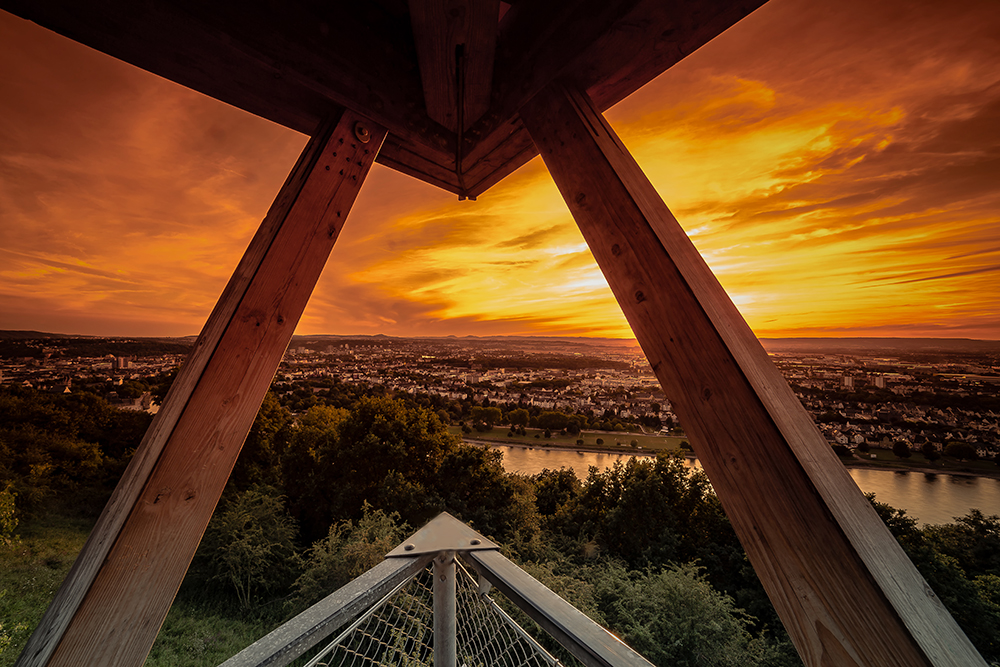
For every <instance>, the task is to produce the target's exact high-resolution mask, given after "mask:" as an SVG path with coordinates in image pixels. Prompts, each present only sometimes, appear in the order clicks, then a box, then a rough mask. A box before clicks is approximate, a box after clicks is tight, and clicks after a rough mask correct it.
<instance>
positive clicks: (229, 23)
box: [0, 0, 762, 197]
mask: <svg viewBox="0 0 1000 667" xmlns="http://www.w3.org/2000/svg"><path fill="white" fill-rule="evenodd" d="M761 3H762V0H711V1H705V0H668V1H664V0H603V1H602V0H546V1H545V2H520V3H516V4H515V5H514V7H513V8H512V9H511V10H510V11H508V12H507V13H506V15H505V16H504V17H503V19H502V20H501V21H500V23H499V24H497V20H496V19H497V14H498V12H497V9H496V7H497V0H482V1H478V0H477V2H470V1H469V0H414V3H413V8H412V9H411V10H408V9H407V4H406V3H405V2H402V1H401V0H395V1H390V0H369V1H366V2H361V3H357V2H354V3H347V2H332V3H317V2H309V1H306V0H289V1H288V2H282V3H276V2H271V1H270V0H246V1H245V2H240V3H234V2H208V3H206V2H201V1H200V0H143V1H142V2H132V1H131V0H102V1H101V2H99V3H80V2H76V1H74V0H0V7H3V8H4V9H6V10H8V11H10V12H12V13H14V14H16V15H18V16H21V17H23V18H26V19H28V20H32V21H35V22H37V23H39V24H40V25H42V26H44V27H46V28H49V29H51V30H54V31H56V32H58V33H60V34H63V35H65V36H67V37H69V38H71V39H74V40H77V41H79V42H81V43H83V44H86V45H88V46H90V47H93V48H95V49H98V50H100V51H103V52H104V53H107V54H109V55H111V56H114V57H116V58H120V59H121V60H124V61H126V62H129V63H131V64H133V65H136V66H138V67H141V68H143V69H146V70H148V71H150V72H153V73H155V74H158V75H160V76H163V77H166V78H168V79H170V80H172V81H176V82H177V83H180V84H181V85H184V86H188V87H190V88H193V89H194V90H197V91H199V92H202V93H204V94H206V95H209V96H211V97H214V98H216V99H219V100H222V101H223V102H226V103H228V104H232V105H234V106H236V107H239V108H241V109H244V110H246V111H249V112H250V113H253V114H257V115H259V116H262V117H264V118H267V119H269V120H272V121H274V122H276V123H279V124H281V125H284V126H285V127H289V128H291V129H293V130H297V131H299V132H303V133H305V134H309V135H312V134H313V133H314V132H315V131H316V128H317V127H318V125H319V123H320V122H321V120H322V119H323V118H325V117H326V116H328V115H329V114H330V113H332V112H333V111H335V110H336V109H337V108H348V109H352V110H354V111H355V112H357V113H359V114H361V115H363V116H365V117H367V118H370V119H372V120H373V121H374V122H377V123H379V124H380V125H383V126H385V127H386V128H387V129H388V130H389V132H390V133H391V134H392V135H393V137H394V140H393V144H392V145H389V146H386V149H387V150H386V151H385V153H384V155H382V156H380V161H383V162H384V164H386V165H388V166H391V167H392V168H395V169H399V170H400V171H403V172H404V173H406V174H409V175H411V176H414V177H416V178H420V179H422V180H424V181H426V182H428V183H431V184H433V185H436V186H438V187H441V188H444V189H446V190H449V191H451V192H455V193H467V194H468V195H469V196H473V197H474V196H478V195H479V194H482V193H483V192H485V191H486V190H487V189H488V188H489V187H491V186H492V185H494V184H495V183H497V182H498V181H499V180H501V179H502V178H503V177H504V176H506V175H508V174H510V173H511V172H513V171H514V170H515V169H517V168H518V167H520V166H521V165H522V164H524V163H525V162H527V161H528V160H530V159H531V158H532V157H534V155H536V151H535V150H534V146H533V144H532V142H531V141H530V138H529V137H528V136H527V134H526V132H525V131H524V128H523V127H522V126H521V124H520V122H519V121H518V118H517V111H518V109H520V107H521V105H522V104H524V103H525V102H527V101H528V100H529V99H531V97H532V96H533V95H534V94H535V93H537V92H538V91H539V90H541V89H542V88H544V87H545V86H546V85H548V83H549V82H550V81H552V80H553V79H554V78H555V77H557V76H570V77H572V78H573V79H574V80H575V81H577V82H578V83H579V84H580V85H581V86H583V88H584V89H586V90H587V91H588V93H589V94H590V96H591V98H592V99H593V100H594V102H595V104H596V105H597V107H598V108H599V109H602V110H603V109H607V108H608V107H609V106H611V105H612V104H614V103H615V102H617V101H619V100H621V99H622V98H624V97H625V96H626V95H628V94H629V93H631V92H633V91H635V90H637V89H638V88H639V87H640V86H642V85H643V84H645V83H646V82H648V81H649V80H651V79H652V78H653V77H655V76H656V75H658V74H660V73H661V72H662V71H664V70H666V69H667V68H669V67H670V66H672V65H673V64H674V63H676V62H678V61H680V60H681V59H682V58H683V57H684V56H686V55H687V54H689V53H690V52H691V51H693V50H695V49H696V48H698V47H699V46H701V45H702V44H704V43H705V42H707V41H708V40H710V39H712V38H713V37H715V36H716V35H718V34H719V33H721V32H722V31H723V30H725V29H727V28H728V27H730V26H731V25H732V24H733V23H735V22H736V21H738V20H739V19H741V18H742V17H743V16H745V15H746V14H747V13H749V12H750V11H752V10H753V9H754V8H756V7H757V6H759V5H760V4H761ZM442 7H443V8H445V10H446V11H445V19H444V23H443V24H440V23H439V22H438V23H434V21H438V19H437V18H434V19H433V20H432V19H431V17H430V12H431V10H432V9H433V10H434V12H435V13H434V16H435V17H437V16H438V15H439V14H440V11H439V10H440V9H441V8H442ZM462 8H464V11H465V19H464V20H462V21H458V20H457V19H456V17H452V16H451V10H453V9H456V10H461V9H462ZM411 12H412V16H411ZM428 22H431V23H432V24H430V25H426V26H425V27H419V26H422V25H425V24H428ZM414 28H416V29H417V39H418V41H420V42H421V43H423V44H425V45H426V43H431V44H437V45H439V46H441V47H442V48H441V49H439V52H438V53H437V55H436V56H434V57H435V58H436V61H437V62H438V64H436V65H432V66H430V68H427V67H420V66H419V64H418V60H419V59H418V57H417V51H418V45H417V44H416V42H415V39H414V34H413V29H414ZM460 40H465V41H464V44H465V60H466V62H467V64H466V66H465V77H464V81H465V83H464V88H465V100H466V104H465V105H463V108H464V116H465V119H464V120H465V123H464V124H465V126H466V127H465V128H463V130H465V131H464V132H463V133H462V137H461V141H459V137H458V136H457V133H456V131H455V130H456V129H457V125H455V124H454V123H453V122H452V121H451V120H449V115H448V111H447V109H451V110H452V111H454V109H455V108H456V107H455V94H456V93H455V91H454V89H448V87H450V86H452V84H453V82H454V73H455V67H454V49H453V47H454V45H455V44H458V43H462V42H461V41H460ZM448 44H451V47H452V49H451V51H449V50H448ZM494 44H495V48H494ZM445 61H448V62H450V63H452V64H448V62H445ZM428 74H430V79H429V82H428V80H425V79H424V78H422V77H426V76H427V75H428ZM425 87H426V88H427V92H428V93H429V97H428V98H427V100H428V103H426V104H425ZM428 104H430V105H431V113H430V114H429V113H428ZM484 105H485V106H484ZM438 106H440V110H439V111H434V109H435V108H438ZM477 119H478V120H477ZM442 121H444V123H445V124H442ZM446 125H447V126H446ZM459 153H460V154H461V155H462V164H461V165H457V164H456V155H458V154H459ZM459 174H461V175H462V176H461V177H460V176H459Z"/></svg>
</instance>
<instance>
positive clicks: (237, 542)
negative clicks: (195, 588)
mask: <svg viewBox="0 0 1000 667" xmlns="http://www.w3.org/2000/svg"><path fill="white" fill-rule="evenodd" d="M295 536H296V528H295V521H294V520H293V519H292V518H291V517H290V516H289V515H288V512H287V511H286V510H285V503H284V498H283V497H282V496H279V495H277V493H276V492H275V491H274V490H273V489H271V488H268V487H253V488H251V489H249V490H247V491H244V492H243V493H241V494H239V495H238V496H236V498H235V499H233V500H232V501H230V502H229V503H227V504H226V506H225V507H223V508H222V511H221V512H217V513H216V515H215V516H214V517H212V521H211V523H209V524H208V529H207V530H206V531H205V538H204V540H203V541H202V549H203V550H204V552H205V553H206V555H207V557H208V567H209V571H210V573H211V578H212V579H213V580H215V581H219V582H222V583H223V584H224V585H227V586H229V587H231V588H232V589H233V591H234V592H235V593H236V597H237V599H238V600H239V602H240V604H241V605H242V606H243V607H244V608H249V607H250V606H251V605H252V604H253V603H254V600H255V599H256V597H257V595H258V593H259V592H261V591H264V592H267V593H274V592H276V591H279V590H281V589H282V588H284V587H285V586H287V585H288V584H289V583H290V581H291V580H292V579H293V578H294V576H295V573H296V571H297V569H298V565H299V558H298V555H297V554H296V552H295V544H294V541H295Z"/></svg>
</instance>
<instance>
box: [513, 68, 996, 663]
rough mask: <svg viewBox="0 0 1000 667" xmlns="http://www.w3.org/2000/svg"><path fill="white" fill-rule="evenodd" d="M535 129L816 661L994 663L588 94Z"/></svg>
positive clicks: (776, 598)
mask: <svg viewBox="0 0 1000 667" xmlns="http://www.w3.org/2000/svg"><path fill="white" fill-rule="evenodd" d="M521 118H522V120H523V121H524V124H525V126H526V127H527V129H528V131H529V132H530V133H531V136H532V138H533V139H534V141H535V143H536V144H537V145H538V148H539V152H540V153H541V155H542V158H543V159H544V160H545V164H546V166H547V167H548V169H549V171H550V172H551V174H552V177H553V178H554V179H555V182H556V185H557V186H558V187H559V190H560V192H561V193H562V195H563V197H564V198H565V200H566V203H567V205H568V206H569V209H570V211H571V212H572V213H573V216H574V218H575V219H576V221H577V224H578V225H579V226H580V230H581V231H582V232H583V235H584V237H585V238H586V240H587V243H588V244H589V246H590V249H591V251H592V252H593V254H594V257H595V258H596V259H597V263H598V264H599V265H600V267H601V270H602V271H603V272H604V275H605V277H606V278H607V279H608V283H609V284H610V286H611V288H612V290H613V291H614V293H615V297H616V298H617V300H618V303H619V304H620V305H621V307H622V310H623V311H624V313H625V316H626V318H627V319H628V321H629V324H630V325H631V327H632V331H633V332H634V333H635V336H636V338H637V339H638V341H639V343H640V344H641V345H642V349H643V351H644V352H645V354H646V357H647V359H648V360H649V362H650V364H651V365H652V367H653V371H654V372H655V373H656V376H657V378H658V379H659V381H660V384H661V385H662V387H663V390H664V393H665V394H666V395H667V397H668V398H669V399H670V401H671V404H672V405H673V406H674V410H675V411H676V413H677V415H678V417H679V418H680V420H681V423H682V424H683V425H684V428H685V430H686V431H687V433H688V434H689V436H690V439H691V442H692V444H693V445H694V446H695V450H696V451H697V453H698V457H699V459H700V460H701V462H702V464H703V466H704V468H705V471H706V472H707V473H708V475H709V478H710V479H711V481H712V486H713V487H714V488H715V491H716V493H717V494H718V496H719V499H720V500H721V501H722V504H723V506H724V508H725V510H726V513H727V515H728V516H729V518H730V520H731V521H732V524H733V527H734V528H735V529H736V532H737V534H738V535H739V538H740V540H741V542H742V543H743V546H744V548H745V549H746V551H747V554H748V555H749V557H750V561H751V563H752V564H753V566H754V568H755V570H756V571H757V574H758V576H759V577H760V579H761V582H762V583H763V584H764V588H765V589H766V590H767V592H768V595H769V596H770V598H771V601H772V602H773V603H774V606H775V608H776V609H777V611H778V614H779V615H780V616H781V619H782V621H783V623H784V624H785V628H786V629H787V630H788V633H789V635H790V636H791V638H792V641H793V642H794V643H795V646H796V648H797V649H798V651H799V655H800V656H801V657H802V659H803V661H804V662H805V664H806V665H809V666H810V667H811V666H816V667H820V666H823V667H828V666H833V665H838V666H839V665H858V666H860V665H881V666H893V665H898V666H899V667H904V666H911V667H912V666H915V665H935V666H937V667H941V666H944V665H949V666H954V667H959V666H971V665H981V666H985V664H986V663H985V662H984V661H983V659H982V658H981V657H980V656H979V654H978V653H977V652H976V650H975V648H973V646H972V644H971V643H970V642H969V640H968V639H967V638H966V637H965V635H964V634H963V633H962V631H961V630H960V629H959V627H958V625H957V624H956V623H955V621H954V620H953V619H952V617H951V616H950V615H949V614H948V612H947V610H946V609H945V608H944V606H943V605H942V604H941V602H940V600H939V599H938V598H937V597H936V596H935V595H934V593H933V592H932V591H931V589H930V588H929V587H928V586H927V584H926V582H925V581H924V580H923V578H922V577H921V576H920V574H919V573H918V572H917V570H916V568H915V567H914V566H913V564H912V563H911V562H910V561H909V559H908V558H907V557H906V555H905V554H904V552H903V551H902V549H901V548H900V547H899V545H898V544H897V543H896V540H895V539H894V538H893V537H892V535H891V534H890V533H889V531H888V530H887V529H886V528H885V526H884V525H883V524H882V522H881V520H879V518H878V516H877V515H876V514H875V512H874V510H873V509H872V507H871V506H870V504H869V503H868V501H867V500H866V499H865V498H864V496H863V495H862V494H861V492H860V491H859V490H858V488H857V486H856V485H855V484H854V482H853V481H852V480H851V478H850V476H849V475H848V474H847V472H846V471H845V469H844V466H843V464H841V463H840V461H839V460H838V459H837V457H836V456H835V455H834V454H833V452H832V449H831V447H830V446H829V444H828V443H827V442H826V441H825V439H824V438H823V437H822V435H821V434H820V433H819V431H818V430H817V429H816V427H815V425H814V424H813V423H812V420H811V419H810V417H809V415H808V414H807V413H806V412H805V410H804V409H803V407H802V405H801V404H800V403H799V401H798V399H797V398H796V397H795V395H794V394H793V393H792V391H791V389H789V387H788V385H787V384H786V383H785V381H784V379H783V378H782V377H781V375H780V373H779V372H778V370H777V369H776V368H775V367H774V365H773V364H772V363H771V361H770V359H769V358H768V356H767V354H766V353H765V352H764V350H763V348H762V347H761V346H760V344H759V342H758V341H757V339H756V337H755V336H754V335H753V332H752V331H751V330H750V328H749V327H748V326H747V324H746V322H744V320H743V318H742V317H741V316H740V314H739V311H738V310H737V309H736V307H735V306H734V305H733V303H732V301H731V300H730V299H729V297H728V296H727V295H726V292H725V291H724V290H723V289H722V286H721V285H720V284H719V282H718V280H716V278H715V276H714V275H713V274H712V272H711V270H710V269H709V268H708V265H707V264H705V262H704V260H703V259H702V257H701V255H700V254H699V253H698V251H697V250H696V249H695V247H694V245H693V244H692V243H691V241H690V240H689V239H688V237H687V235H686V234H685V233H684V230H683V229H681V227H680V225H678V223H677V221H676V220H675V219H674V217H673V215H672V214H671V213H670V211H669V210H668V209H667V207H666V205H665V204H664V203H663V201H662V200H661V199H660V197H659V195H658V194H657V193H656V191H655V189H654V188H653V186H652V185H651V184H650V182H649V180H648V179H647V178H646V177H645V175H644V174H643V173H642V171H641V170H640V169H639V167H638V165H637V164H636V163H635V161H634V160H633V159H632V157H631V155H630V154H629V153H628V151H627V149H626V148H625V147H624V145H623V144H622V143H621V141H619V139H618V137H617V136H616V135H615V134H614V132H613V130H612V129H611V127H610V126H609V125H608V123H607V122H606V121H605V119H604V117H603V116H601V114H600V113H599V112H598V111H597V110H596V108H595V107H594V105H593V103H592V102H591V101H590V100H589V98H588V97H587V96H586V95H585V94H584V93H582V92H580V91H579V88H576V87H573V86H564V85H561V84H554V85H552V86H550V87H549V88H547V89H546V90H545V91H543V92H542V93H541V94H539V95H538V96H536V97H535V99H533V100H532V101H531V102H530V103H529V104H527V105H525V107H524V108H523V109H522V110H521Z"/></svg>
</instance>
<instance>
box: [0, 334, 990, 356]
mask: <svg viewBox="0 0 1000 667" xmlns="http://www.w3.org/2000/svg"><path fill="white" fill-rule="evenodd" d="M45 339H49V340H62V341H66V340H76V341H80V342H83V341H98V340H130V341H136V342H144V343H153V342H156V343H164V344H167V345H168V346H170V347H172V348H173V347H174V346H191V345H193V344H194V342H195V340H196V339H197V336H177V337H166V336H157V337H153V336H150V337H138V336H82V335H77V334H63V333H46V332H42V331H16V330H0V341H12V342H13V341H27V340H45ZM407 341H434V342H440V343H453V344H456V345H465V346H469V345H472V346H489V345H500V346H505V347H507V346H516V345H518V344H524V345H526V346H530V347H532V348H535V349H538V348H545V347H558V346H562V345H574V346H579V345H597V346H602V347H604V346H611V347H619V346H620V347H634V346H636V345H638V343H637V342H636V341H635V340H634V339H631V338H596V337H587V336H388V335H386V334H353V335H351V334H309V335H295V336H293V337H292V342H291V346H292V347H296V346H300V345H307V344H309V343H319V342H328V343H331V344H333V343H349V344H364V343H369V344H374V343H378V344H392V343H405V342H407ZM760 341H761V343H762V344H763V346H764V348H765V349H766V350H767V351H768V352H799V353H801V352H814V353H817V354H822V353H828V354H831V353H832V354H836V353H844V354H850V353H879V352H884V353H894V354H924V353H937V354H996V353H1000V340H977V339H973V338H832V337H828V338H761V339H760ZM175 349H176V348H175Z"/></svg>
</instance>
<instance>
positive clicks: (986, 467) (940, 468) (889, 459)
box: [842, 447, 1000, 477]
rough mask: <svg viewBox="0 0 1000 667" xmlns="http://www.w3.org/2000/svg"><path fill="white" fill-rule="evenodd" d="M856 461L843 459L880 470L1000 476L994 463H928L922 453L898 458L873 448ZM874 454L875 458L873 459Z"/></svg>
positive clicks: (883, 450)
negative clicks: (922, 470)
mask: <svg viewBox="0 0 1000 667" xmlns="http://www.w3.org/2000/svg"><path fill="white" fill-rule="evenodd" d="M856 454H857V458H855V459H842V460H843V461H844V462H845V463H848V464H850V465H867V466H873V467H879V468H895V469H898V470H905V469H908V468H921V469H925V470H934V471H935V472H941V473H946V474H947V473H953V472H966V473H975V474H979V475H988V476H990V477H998V476H1000V466H998V465H997V464H996V463H994V462H993V461H959V460H958V459H953V458H949V457H942V458H940V459H937V460H935V461H933V462H932V461H928V460H927V459H926V458H925V457H924V455H923V454H922V453H920V452H913V453H912V454H910V457H909V458H907V459H900V458H897V457H896V455H895V454H893V453H892V450H891V449H878V448H874V447H873V448H872V449H871V450H870V451H869V452H868V453H862V452H856ZM872 454H874V455H875V458H871V455H872Z"/></svg>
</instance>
